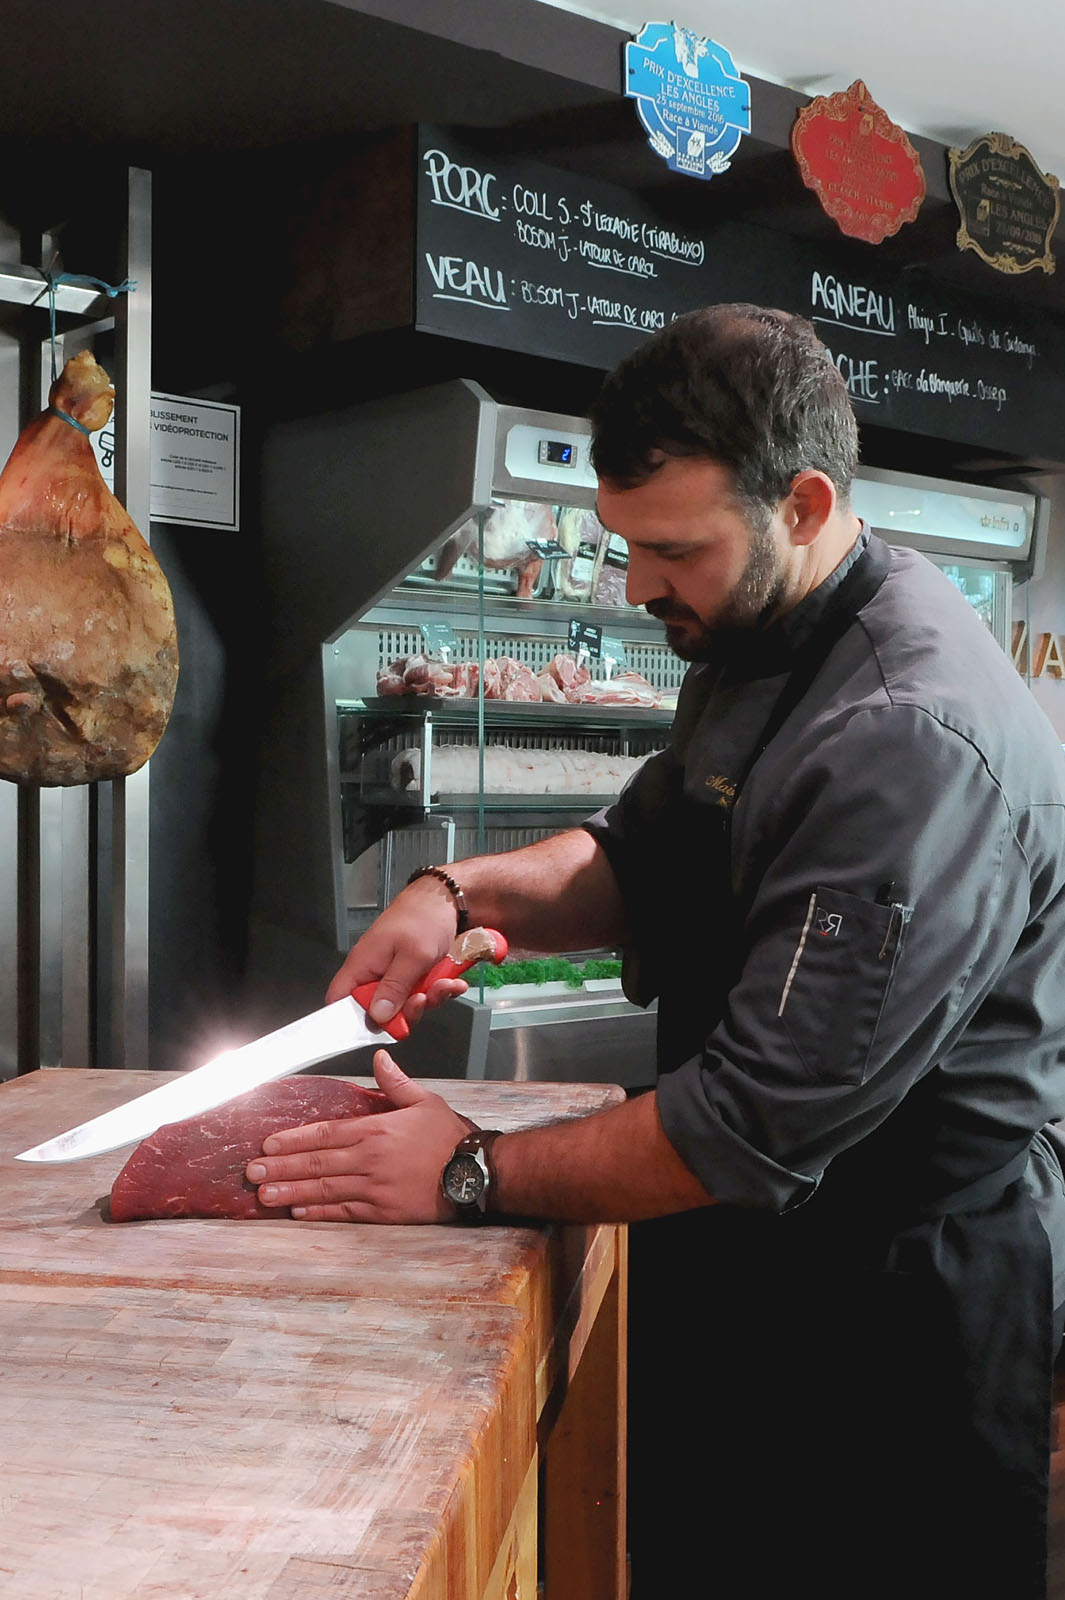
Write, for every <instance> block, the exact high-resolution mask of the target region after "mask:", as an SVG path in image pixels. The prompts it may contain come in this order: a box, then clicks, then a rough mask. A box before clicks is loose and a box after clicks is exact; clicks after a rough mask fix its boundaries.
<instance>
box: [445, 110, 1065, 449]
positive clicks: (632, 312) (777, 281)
mask: <svg viewBox="0 0 1065 1600" xmlns="http://www.w3.org/2000/svg"><path fill="white" fill-rule="evenodd" d="M419 133H420V136H419V148H418V178H417V201H418V204H417V218H418V222H417V228H418V232H417V244H416V253H417V272H416V324H417V326H418V327H419V328H421V329H424V330H426V331H429V332H433V333H440V334H446V335H450V336H451V337H453V338H459V339H465V340H469V341H472V342H474V343H478V344H490V345H493V346H496V347H498V348H500V349H507V350H520V351H530V352H533V353H536V354H539V355H546V356H551V357H555V358H557V359H560V360H563V361H573V362H578V363H580V364H582V365H586V366H593V367H601V368H603V369H604V370H608V369H609V368H611V367H613V366H614V365H615V364H616V362H617V361H619V360H620V359H621V357H622V356H624V355H626V354H627V353H628V352H629V351H630V350H632V349H634V348H635V346H636V345H637V344H638V343H640V341H641V340H643V339H644V338H646V337H647V336H648V335H649V334H650V333H653V332H654V331H655V330H656V329H658V328H662V327H664V326H665V325H666V323H668V322H670V321H672V320H673V318H674V317H675V316H677V315H678V314H680V313H681V312H684V311H689V310H692V309H694V308H695V307H697V306H702V305H710V304H713V303H714V302H717V301H730V300H748V301H753V302H755V303H756V304H760V305H773V306H779V307H781V308H782V309H784V310H788V311H795V312H799V313H801V314H802V315H803V316H806V317H809V318H811V319H812V320H813V322H814V324H815V325H816V327H817V330H818V333H819V334H820V336H821V338H822V339H823V340H824V341H825V344H826V345H827V346H828V348H829V350H830V351H831V352H832V356H833V359H834V360H835V362H836V364H837V365H838V366H839V368H840V371H841V372H842V373H843V375H844V377H845V379H846V381H847V386H848V389H849V391H850V394H851V397H852V399H853V401H854V407H855V411H856V413H857V415H858V417H859V420H861V421H864V422H871V423H877V424H879V425H881V426H884V427H891V428H901V429H903V430H907V431H910V432H918V433H922V434H926V435H930V436H932V437H935V438H942V439H953V440H959V441H961V442H963V443H968V444H973V445H977V446H984V447H987V448H989V449H994V450H1003V451H1007V452H1010V453H1012V454H1017V455H1022V456H1030V457H1040V458H1044V459H1047V460H1052V461H1062V460H1065V326H1063V325H1062V324H1060V323H1058V322H1056V321H1054V320H1053V319H1051V318H1050V317H1048V316H1046V315H1041V316H1039V317H1036V316H1034V315H1033V314H1032V313H1031V312H1029V311H1027V310H1025V309H1024V308H1021V307H1012V306H1007V305H1006V304H1004V303H1003V302H1001V301H994V300H991V299H987V300H985V299H982V298H980V297H977V296H969V295H963V294H959V293H956V292H954V291H953V290H952V289H950V288H947V287H946V286H944V285H941V284H937V283H934V282H932V281H931V280H930V279H928V278H922V277H921V276H920V275H919V274H918V273H916V272H914V271H910V270H904V269H900V268H899V267H898V266H893V265H891V264H890V263H884V264H881V262H880V261H879V260H878V259H877V255H876V252H875V250H873V249H868V250H865V251H863V253H862V255H861V257H860V258H857V257H855V256H854V255H852V254H845V253H842V252H839V251H837V250H833V249H831V248H824V247H822V246H820V245H817V246H813V245H809V244H806V243H804V242H801V241H799V240H797V239H793V238H786V239H785V238H784V237H783V236H782V235H781V234H779V233H775V232H771V231H770V230H768V229H763V228H757V227H753V226H750V225H748V224H746V223H726V224H723V225H721V226H720V227H717V228H707V229H706V230H705V231H703V232H701V233H696V232H691V231H684V230H681V229H678V228H677V227H676V226H675V225H672V224H670V223H667V222H665V221H664V220H663V219H662V218H661V217H660V216H659V215H658V214H657V213H656V212H655V210H654V209H653V207H652V206H650V205H649V204H648V203H647V202H646V201H645V200H644V199H643V198H642V197H641V196H639V195H636V194H631V193H629V192H628V191H627V190H625V189H622V188H619V187H616V186H614V185H610V184H604V183H599V182H597V181H595V180H593V179H589V178H584V177H581V176H579V175H575V174H573V173H570V172H563V171H560V170H558V169H556V168H553V167H549V166H545V165H541V164H539V163H536V162H526V161H511V160H509V159H508V160H506V161H497V160H495V159H492V158H488V157H486V156H485V155H484V154H483V153H478V152H476V151H474V150H472V149H471V148H469V147H468V146H466V145H464V144H463V143H462V142H461V141H460V140H459V139H457V138H456V137H455V136H454V135H453V134H452V133H451V132H450V131H448V130H446V129H442V128H431V127H422V128H421V129H420V130H419ZM856 260H857V262H858V265H857V266H856V265H855V262H856Z"/></svg>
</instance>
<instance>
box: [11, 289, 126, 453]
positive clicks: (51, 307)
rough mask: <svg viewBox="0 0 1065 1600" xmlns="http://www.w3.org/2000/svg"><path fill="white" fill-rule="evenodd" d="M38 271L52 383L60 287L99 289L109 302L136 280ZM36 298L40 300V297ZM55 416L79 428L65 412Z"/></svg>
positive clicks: (56, 369)
mask: <svg viewBox="0 0 1065 1600" xmlns="http://www.w3.org/2000/svg"><path fill="white" fill-rule="evenodd" d="M39 270H40V271H41V275H42V277H43V278H44V280H45V288H46V289H47V291H48V324H49V334H50V338H51V346H52V382H53V383H54V382H55V380H56V376H57V374H58V371H59V368H58V365H57V362H56V353H55V338H56V333H55V321H56V313H55V295H56V290H57V289H58V288H59V287H60V285H61V284H64V283H72V284H75V285H76V286H77V287H78V288H81V289H99V291H100V293H101V294H105V295H107V297H108V299H109V300H114V299H115V298H116V297H117V296H118V295H120V294H132V293H133V291H134V289H135V288H136V287H137V280H136V278H123V280H122V282H121V283H107V282H106V281H105V280H104V279H103V278H94V277H93V276H92V275H91V273H86V272H45V271H44V270H43V268H41V269H39ZM37 298H38V299H40V295H38V297H37ZM35 303H36V302H35ZM50 409H54V408H50ZM55 414H56V416H63V417H66V420H67V422H73V423H74V426H75V428H80V427H81V423H80V422H76V421H75V419H74V418H73V417H71V416H67V414H66V413H65V412H61V411H57V412H56V413H55ZM87 431H88V430H87V429H82V432H83V433H84V432H87Z"/></svg>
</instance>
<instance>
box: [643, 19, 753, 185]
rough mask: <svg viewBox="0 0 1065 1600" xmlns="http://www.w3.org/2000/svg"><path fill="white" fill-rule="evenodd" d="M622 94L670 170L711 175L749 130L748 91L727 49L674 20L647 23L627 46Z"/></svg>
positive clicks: (720, 168)
mask: <svg viewBox="0 0 1065 1600" xmlns="http://www.w3.org/2000/svg"><path fill="white" fill-rule="evenodd" d="M624 89H625V93H626V95H628V96H629V97H630V98H631V99H634V100H635V101H636V110H637V113H638V115H639V118H640V121H641V122H642V123H643V125H644V127H645V128H646V129H647V140H648V143H649V144H650V146H651V149H652V150H653V151H654V152H655V154H656V155H660V156H661V157H662V159H663V161H665V163H666V165H667V166H670V167H672V169H673V171H674V172H683V173H686V174H688V176H690V177H693V178H707V179H709V178H713V177H716V176H717V174H718V173H721V172H726V171H727V170H728V166H729V162H730V161H731V159H732V157H733V156H734V155H735V153H736V150H737V148H738V146H739V142H740V140H741V138H742V137H743V135H744V134H745V133H750V131H751V91H750V86H749V85H748V84H747V82H746V81H745V79H743V78H741V77H740V75H739V73H738V72H737V71H736V68H735V65H734V63H733V60H732V57H731V56H730V55H729V53H728V51H727V50H726V49H724V48H723V46H721V45H719V44H715V43H714V41H713V39H704V38H703V37H702V35H701V34H698V33H696V32H695V31H694V29H692V28H680V27H678V26H677V25H676V23H673V22H645V23H644V25H643V27H642V28H641V29H640V32H639V34H638V35H637V37H636V38H635V39H631V40H630V41H629V43H628V44H627V45H626V46H625V84H624Z"/></svg>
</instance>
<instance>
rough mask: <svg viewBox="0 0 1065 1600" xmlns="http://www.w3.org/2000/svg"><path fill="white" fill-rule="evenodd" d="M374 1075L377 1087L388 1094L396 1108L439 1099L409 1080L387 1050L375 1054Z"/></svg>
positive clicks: (411, 1079)
mask: <svg viewBox="0 0 1065 1600" xmlns="http://www.w3.org/2000/svg"><path fill="white" fill-rule="evenodd" d="M373 1075H374V1077H375V1078H376V1079H377V1087H378V1088H379V1089H380V1090H381V1092H382V1093H383V1094H387V1096H388V1098H389V1099H390V1100H391V1102H392V1104H393V1105H394V1106H416V1105H417V1104H418V1102H419V1101H421V1100H429V1099H435V1098H437V1097H436V1096H435V1095H433V1094H432V1091H431V1090H429V1089H426V1088H424V1087H423V1086H422V1085H421V1084H420V1083H416V1082H415V1080H414V1079H413V1078H408V1077H407V1074H406V1073H405V1072H404V1071H403V1068H402V1067H401V1066H399V1064H398V1063H397V1062H395V1061H393V1060H392V1057H391V1056H390V1055H389V1053H388V1051H387V1050H377V1051H375V1052H374V1058H373Z"/></svg>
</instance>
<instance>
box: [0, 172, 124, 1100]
mask: <svg viewBox="0 0 1065 1600" xmlns="http://www.w3.org/2000/svg"><path fill="white" fill-rule="evenodd" d="M125 234H126V238H125V276H126V277H128V278H131V279H134V280H135V281H136V285H137V287H136V291H135V292H134V293H133V294H130V295H122V296H119V297H118V298H117V300H111V299H109V298H108V297H106V296H104V295H101V294H99V293H98V292H97V291H96V290H95V289H85V288H82V287H79V286H74V285H62V286H60V287H59V288H58V289H57V292H56V305H57V310H59V311H61V312H63V313H65V314H67V315H66V316H65V318H64V321H65V323H66V324H67V325H68V327H67V333H66V335H65V337H64V338H63V339H62V340H61V341H59V343H60V350H59V352H58V355H59V360H60V361H62V360H63V359H65V357H66V356H69V355H70V354H72V353H74V351H75V350H76V349H77V348H78V347H79V346H81V345H83V344H86V343H90V342H91V340H92V338H93V336H94V334H101V333H104V332H107V333H109V332H110V331H111V330H112V329H114V333H115V345H116V349H115V359H114V361H113V362H109V363H108V365H109V367H113V368H114V370H113V371H112V373H111V377H112V380H113V382H114V385H115V390H116V397H117V399H116V415H115V423H114V428H115V445H116V449H115V492H116V495H117V496H118V498H119V499H120V500H121V501H122V502H123V503H124V504H125V506H126V507H127V509H128V510H129V513H130V515H131V516H132V518H133V520H134V522H135V523H136V524H137V526H138V527H139V528H140V530H141V532H142V533H143V534H144V536H145V538H147V537H148V533H149V514H150V503H149V494H150V430H151V174H150V173H148V172H145V171H142V170H139V169H132V170H130V172H129V173H128V190H127V197H126V229H125ZM70 265H71V270H80V269H81V264H80V263H72V264H70ZM85 270H88V271H91V270H92V264H91V263H86V264H85ZM41 291H42V278H41V273H40V271H39V270H34V267H33V266H32V265H29V266H19V267H11V266H3V267H0V305H7V306H23V307H31V306H33V307H36V309H35V310H34V311H33V312H32V313H31V315H32V316H34V317H35V318H38V319H39V324H37V323H35V324H34V325H33V326H32V331H31V332H30V333H24V334H23V335H22V337H21V338H20V341H19V343H20V347H21V351H22V357H21V362H20V368H21V376H20V377H19V378H18V379H14V378H13V373H12V364H11V363H10V362H5V364H4V375H5V378H6V380H7V381H6V388H5V394H6V396H7V398H8V399H9V400H10V399H11V391H12V388H13V387H16V386H17V388H18V389H19V391H20V396H19V400H20V404H19V406H18V412H19V413H20V419H21V421H22V422H23V423H25V422H26V421H27V420H29V417H30V416H32V415H34V414H35V413H36V412H37V411H39V410H40V409H41V408H42V406H43V405H44V403H45V400H46V396H47V388H48V382H49V378H50V371H49V368H50V361H49V343H48V314H47V296H46V295H44V296H42V293H41ZM70 314H73V315H75V316H77V317H78V318H79V325H77V326H75V327H73V328H71V327H70V326H69V316H70ZM2 409H3V413H4V422H5V431H6V427H7V425H8V423H9V422H11V421H13V420H14V419H13V415H12V412H13V407H12V406H11V405H10V404H9V405H7V406H5V407H3V408H2ZM10 442H12V443H13V442H14V441H13V435H12V438H11V441H10ZM148 796H149V779H148V769H147V767H144V768H142V770H141V771H140V772H138V773H136V774H134V776H133V777H132V778H129V779H126V780H124V781H119V782H115V783H110V784H93V785H84V786H79V787H74V788H65V789H51V788H42V789H38V788H36V787H30V786H26V787H18V788H16V787H15V786H14V785H10V784H6V783H0V1077H3V1076H10V1075H11V1073H12V1072H13V1071H18V1072H20V1073H21V1072H29V1071H33V1070H34V1069H35V1068H37V1067H38V1066H89V1065H99V1066H112V1067H126V1066H129V1067H142V1066H147V1065H148Z"/></svg>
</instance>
